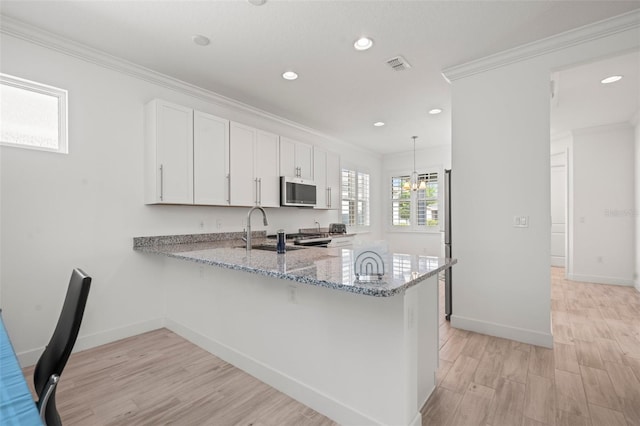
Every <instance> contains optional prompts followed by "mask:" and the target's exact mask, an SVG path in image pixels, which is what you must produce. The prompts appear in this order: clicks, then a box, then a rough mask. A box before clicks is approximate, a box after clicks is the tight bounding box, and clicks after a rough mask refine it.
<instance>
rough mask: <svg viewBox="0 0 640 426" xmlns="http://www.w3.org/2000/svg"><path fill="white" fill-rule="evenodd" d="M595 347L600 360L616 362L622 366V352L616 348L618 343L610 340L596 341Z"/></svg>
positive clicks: (618, 347)
mask: <svg viewBox="0 0 640 426" xmlns="http://www.w3.org/2000/svg"><path fill="white" fill-rule="evenodd" d="M595 344H596V346H597V347H598V352H600V358H601V359H602V360H603V361H611V362H617V363H618V364H624V358H623V356H622V350H621V349H620V346H618V342H616V341H615V340H611V339H596V341H595Z"/></svg>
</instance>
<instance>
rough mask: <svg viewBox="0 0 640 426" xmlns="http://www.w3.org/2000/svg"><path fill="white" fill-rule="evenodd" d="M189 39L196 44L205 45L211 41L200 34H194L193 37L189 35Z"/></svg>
mask: <svg viewBox="0 0 640 426" xmlns="http://www.w3.org/2000/svg"><path fill="white" fill-rule="evenodd" d="M191 40H192V41H193V42H194V43H195V44H197V45H198V46H207V45H209V43H211V40H209V37H205V36H203V35H202V34H196V35H194V36H193V37H191Z"/></svg>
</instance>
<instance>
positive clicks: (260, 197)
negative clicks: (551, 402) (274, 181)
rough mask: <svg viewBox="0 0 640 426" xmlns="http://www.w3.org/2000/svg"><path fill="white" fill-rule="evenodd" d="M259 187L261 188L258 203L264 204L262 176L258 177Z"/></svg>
mask: <svg viewBox="0 0 640 426" xmlns="http://www.w3.org/2000/svg"><path fill="white" fill-rule="evenodd" d="M258 187H259V188H260V190H259V191H258V194H259V198H258V203H260V205H262V178H258Z"/></svg>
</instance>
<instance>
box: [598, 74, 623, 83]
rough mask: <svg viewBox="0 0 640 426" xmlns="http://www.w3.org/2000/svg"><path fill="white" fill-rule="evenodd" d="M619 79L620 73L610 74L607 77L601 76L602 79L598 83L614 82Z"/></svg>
mask: <svg viewBox="0 0 640 426" xmlns="http://www.w3.org/2000/svg"><path fill="white" fill-rule="evenodd" d="M620 80H622V76H621V75H612V76H609V77H607V78H603V79H602V80H600V83H602V84H609V83H615V82H616V81H620Z"/></svg>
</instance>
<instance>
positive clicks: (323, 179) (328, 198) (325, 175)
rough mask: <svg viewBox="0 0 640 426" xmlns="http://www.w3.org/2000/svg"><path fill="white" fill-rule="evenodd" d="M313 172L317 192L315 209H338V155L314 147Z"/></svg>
mask: <svg viewBox="0 0 640 426" xmlns="http://www.w3.org/2000/svg"><path fill="white" fill-rule="evenodd" d="M313 174H314V178H315V179H314V180H315V183H316V194H317V195H316V198H317V200H316V209H324V210H333V209H338V208H339V207H340V157H339V156H338V155H337V154H334V153H332V152H327V151H325V150H323V149H320V148H318V147H314V148H313Z"/></svg>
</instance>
